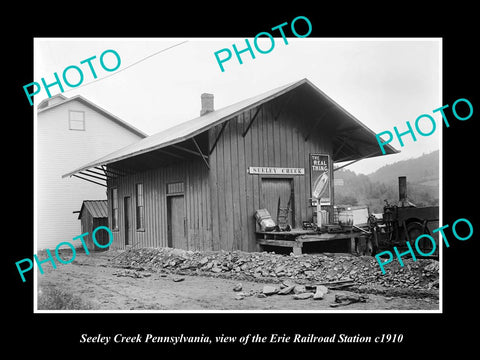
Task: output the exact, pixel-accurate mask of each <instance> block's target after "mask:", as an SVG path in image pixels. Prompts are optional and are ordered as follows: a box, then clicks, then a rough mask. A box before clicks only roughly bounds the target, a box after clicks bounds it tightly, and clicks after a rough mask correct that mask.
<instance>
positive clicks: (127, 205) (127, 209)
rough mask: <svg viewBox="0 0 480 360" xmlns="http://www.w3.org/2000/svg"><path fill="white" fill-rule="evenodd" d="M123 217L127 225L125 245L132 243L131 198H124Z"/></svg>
mask: <svg viewBox="0 0 480 360" xmlns="http://www.w3.org/2000/svg"><path fill="white" fill-rule="evenodd" d="M123 214H124V215H123V216H124V224H125V245H130V242H131V241H132V202H131V199H130V196H125V197H124V198H123Z"/></svg>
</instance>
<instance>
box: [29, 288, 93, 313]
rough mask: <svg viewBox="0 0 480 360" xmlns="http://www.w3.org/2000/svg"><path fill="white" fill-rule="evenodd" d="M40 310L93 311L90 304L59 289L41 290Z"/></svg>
mask: <svg viewBox="0 0 480 360" xmlns="http://www.w3.org/2000/svg"><path fill="white" fill-rule="evenodd" d="M37 295H38V296H37V306H38V310H91V309H93V306H92V304H91V303H90V302H88V301H84V300H83V299H82V298H81V297H79V296H77V295H74V294H71V293H69V292H67V291H65V290H63V289H59V288H57V287H54V288H53V287H44V288H39V290H38V294H37Z"/></svg>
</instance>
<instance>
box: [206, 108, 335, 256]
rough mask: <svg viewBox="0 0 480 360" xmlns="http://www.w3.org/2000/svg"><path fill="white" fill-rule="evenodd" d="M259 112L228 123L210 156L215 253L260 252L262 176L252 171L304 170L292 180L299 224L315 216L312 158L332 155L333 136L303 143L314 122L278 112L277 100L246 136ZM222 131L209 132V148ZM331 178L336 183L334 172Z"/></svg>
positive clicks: (317, 134)
mask: <svg viewBox="0 0 480 360" xmlns="http://www.w3.org/2000/svg"><path fill="white" fill-rule="evenodd" d="M256 111H257V109H251V110H248V111H245V112H243V113H242V114H240V115H238V116H237V117H236V118H235V119H232V120H230V121H229V122H228V123H227V125H226V127H225V129H224V131H223V134H222V135H221V137H220V139H219V141H218V143H217V145H216V147H215V149H214V151H213V152H212V154H211V156H210V165H211V170H210V180H209V183H210V189H211V191H210V196H211V206H212V211H211V216H212V240H213V249H215V250H218V249H225V250H236V249H239V250H243V251H255V250H257V247H256V241H255V230H256V223H255V219H254V214H255V211H256V210H257V209H259V208H260V207H261V204H262V200H261V196H262V194H261V191H262V190H261V189H262V187H261V179H262V175H250V174H248V167H250V166H271V167H300V168H305V175H303V176H302V175H300V176H298V175H297V176H292V177H291V178H293V186H294V192H295V199H294V201H295V203H294V209H295V223H296V225H297V226H301V224H302V221H303V220H307V219H311V218H312V216H313V208H312V207H311V206H310V200H309V199H310V169H309V154H311V153H322V154H330V155H332V145H331V137H330V136H329V135H328V134H326V133H324V132H322V130H321V126H319V127H318V130H316V132H315V135H314V136H310V137H309V139H308V140H307V141H305V136H306V135H307V134H309V131H311V128H312V125H313V120H314V119H312V118H309V117H308V115H306V114H303V115H299V114H298V113H297V114H294V113H291V112H288V111H287V110H286V109H285V108H284V109H283V110H282V111H281V112H280V113H279V111H280V108H279V102H277V103H275V102H269V103H266V104H264V105H263V106H262V108H261V110H260V111H259V113H258V114H257V117H256V118H255V120H254V122H253V124H252V125H251V127H250V129H249V130H248V132H247V133H246V135H245V137H243V136H242V134H243V132H244V131H245V130H246V129H247V127H248V124H249V123H250V120H251V119H252V117H253V116H254V115H255V113H256ZM277 114H279V115H278V117H277ZM275 118H276V119H275ZM221 127H222V125H218V126H217V127H215V128H213V129H211V130H210V134H209V135H210V144H213V143H214V141H215V139H216V137H217V135H218V133H219V132H220V129H221ZM330 168H331V167H330ZM331 177H332V178H331V183H332V182H333V175H332V174H331ZM332 196H333V194H332Z"/></svg>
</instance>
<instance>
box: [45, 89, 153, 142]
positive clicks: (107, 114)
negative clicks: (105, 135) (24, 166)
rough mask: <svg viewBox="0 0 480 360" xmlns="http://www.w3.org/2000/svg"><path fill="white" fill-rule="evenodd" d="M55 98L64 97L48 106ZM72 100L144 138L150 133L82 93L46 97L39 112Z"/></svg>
mask: <svg viewBox="0 0 480 360" xmlns="http://www.w3.org/2000/svg"><path fill="white" fill-rule="evenodd" d="M54 98H60V99H62V100H63V101H61V102H58V103H56V104H53V105H50V106H48V102H49V101H50V100H52V99H54ZM72 101H79V102H80V103H82V104H84V105H86V106H88V107H89V108H91V109H92V110H94V111H96V112H98V113H100V114H102V115H103V116H105V117H106V118H108V119H110V120H112V121H113V122H114V123H116V124H118V125H120V126H122V127H124V128H125V129H127V130H128V131H130V132H132V133H134V134H135V135H137V136H139V137H141V138H142V139H143V138H146V137H147V136H148V135H147V134H145V133H144V132H143V131H141V130H139V129H137V128H136V127H134V126H132V125H130V124H129V123H127V122H126V121H123V120H122V119H120V118H119V117H117V116H115V115H113V114H112V113H110V112H108V111H107V110H105V109H103V108H101V107H100V106H98V105H96V104H94V103H93V102H91V101H90V100H88V99H85V98H84V97H83V96H81V95H75V96H72V97H71V98H67V97H66V96H64V95H62V94H57V95H55V96H52V97H51V98H48V99H44V100H42V101H41V102H40V103H39V104H38V107H37V109H38V110H37V113H38V114H40V113H44V112H46V111H49V110H51V109H54V108H56V107H58V106H62V105H64V104H66V103H69V102H72Z"/></svg>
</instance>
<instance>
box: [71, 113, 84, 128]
mask: <svg viewBox="0 0 480 360" xmlns="http://www.w3.org/2000/svg"><path fill="white" fill-rule="evenodd" d="M68 128H69V129H70V130H79V131H85V112H83V111H72V110H70V111H69V112H68Z"/></svg>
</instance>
